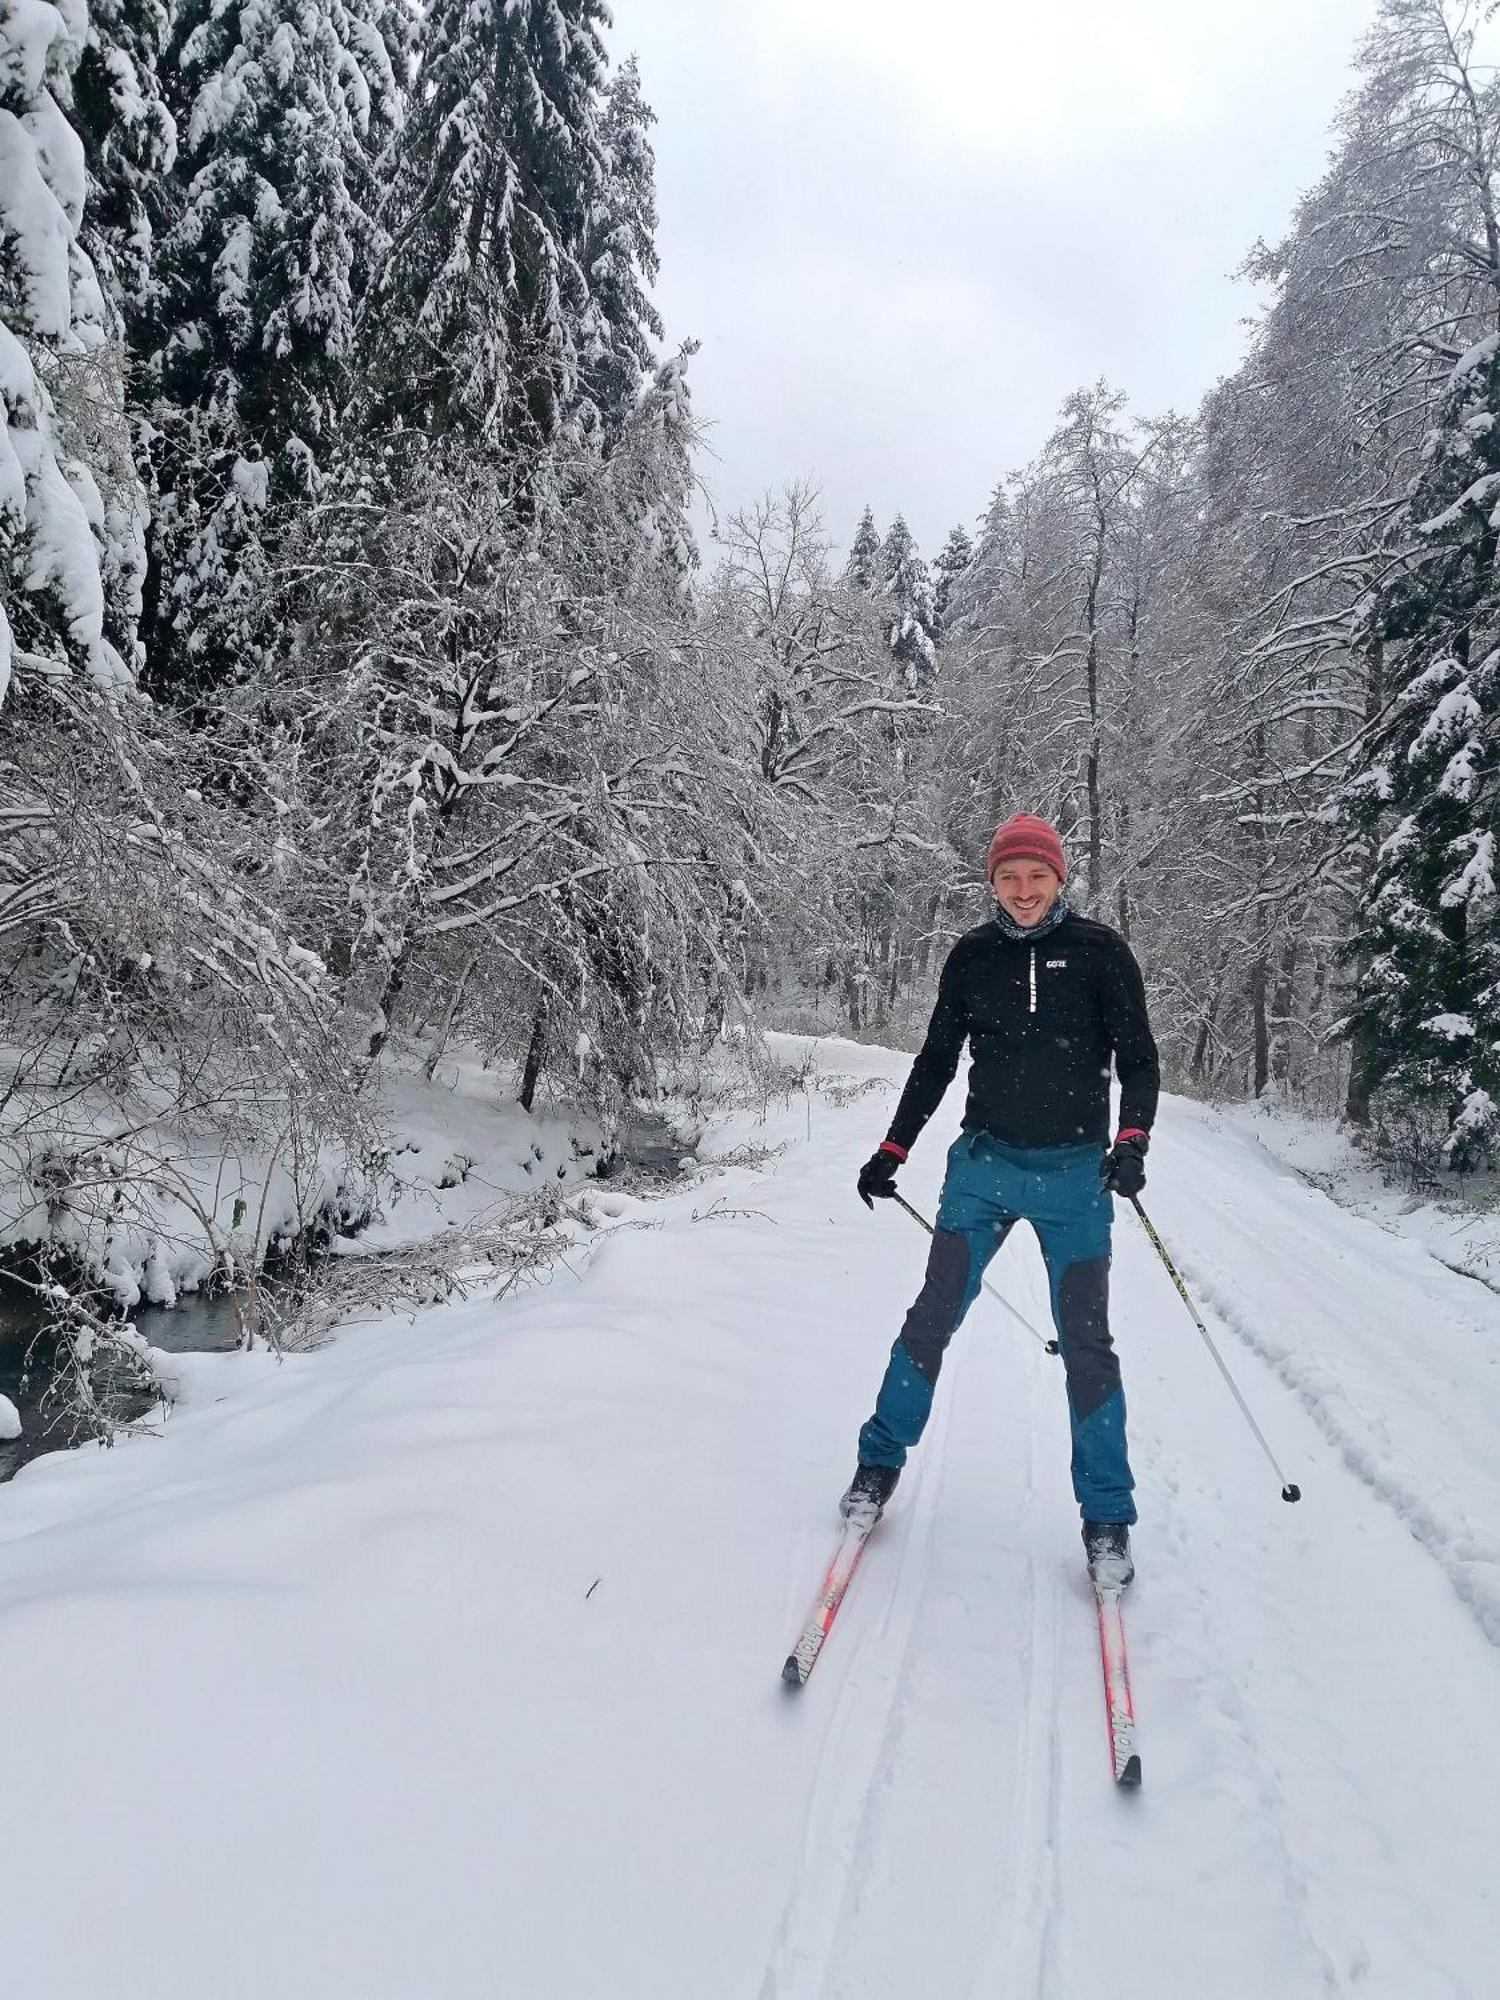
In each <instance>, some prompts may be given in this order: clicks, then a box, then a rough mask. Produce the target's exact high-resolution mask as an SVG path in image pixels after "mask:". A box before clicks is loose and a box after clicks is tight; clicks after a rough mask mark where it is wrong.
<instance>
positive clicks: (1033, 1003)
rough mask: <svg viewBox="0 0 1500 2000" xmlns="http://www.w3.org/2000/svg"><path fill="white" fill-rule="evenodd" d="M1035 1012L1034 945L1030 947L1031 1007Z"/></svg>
mask: <svg viewBox="0 0 1500 2000" xmlns="http://www.w3.org/2000/svg"><path fill="white" fill-rule="evenodd" d="M1030 1011H1031V1012H1032V1013H1033V1014H1034V1013H1035V1012H1036V946H1035V945H1033V946H1032V947H1031V1009H1030Z"/></svg>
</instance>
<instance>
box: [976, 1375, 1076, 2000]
mask: <svg viewBox="0 0 1500 2000" xmlns="http://www.w3.org/2000/svg"><path fill="white" fill-rule="evenodd" d="M1042 1377H1043V1370H1042V1368H1041V1367H1040V1366H1038V1365H1035V1364H1034V1365H1033V1366H1032V1368H1031V1371H1030V1380H1029V1386H1028V1395H1027V1412H1026V1432H1027V1438H1028V1446H1027V1453H1026V1485H1025V1490H1024V1492H1023V1494H1022V1502H1021V1508H1020V1513H1019V1522H1020V1528H1021V1537H1022V1539H1023V1543H1024V1541H1025V1540H1029V1539H1030V1529H1031V1526H1032V1524H1033V1522H1034V1521H1035V1519H1036V1516H1037V1506H1038V1482H1037V1454H1038V1450H1039V1449H1040V1433H1041V1431H1042V1428H1043V1426H1042V1425H1041V1423H1040V1422H1039V1410H1038V1405H1039V1402H1040V1391H1041V1383H1042ZM1026 1578H1027V1595H1028V1602H1027V1618H1026V1623H1025V1630H1026V1634H1027V1657H1026V1663H1025V1664H1026V1701H1025V1705H1024V1707H1023V1710H1022V1713H1021V1715H1020V1716H1019V1718H1018V1719H1017V1725H1016V1737H1017V1749H1016V1759H1015V1762H1016V1770H1017V1772H1018V1774H1019V1775H1018V1780H1017V1783H1016V1787H1015V1793H1014V1802H1013V1804H1012V1808H1011V1821H1010V1839H1009V1841H1008V1843H1007V1855H1008V1863H1007V1868H1006V1876H1007V1879H1008V1881H1009V1882H1010V1883H1011V1885H1012V1889H1011V1908H1010V1912H1009V1921H1008V1923H1007V1924H1006V1925H1005V1935H1006V1943H1005V1946H1004V1949H1003V1950H1001V1949H997V1948H996V1946H995V1943H994V1937H995V1931H994V1930H992V1931H991V1943H990V1947H989V1949H988V1951H987V1952H986V1954H985V1963H984V1964H983V1966H982V1968H981V1970H980V1972H979V1975H978V1977H977V1978H976V1979H975V1980H974V1981H973V1982H972V1983H971V1985H970V1988H969V1992H970V1995H971V2000H992V1996H994V1995H995V1994H996V1993H1002V1992H1003V1993H1007V1994H1013V1995H1015V1996H1016V2000H1020V1996H1021V1995H1022V1994H1031V1995H1033V1996H1034V2000H1049V1995H1052V1994H1054V1993H1055V1990H1056V1988H1055V1980H1054V1976H1053V1975H1054V1965H1053V1960H1054V1936H1053V1924H1054V1920H1055V1918H1056V1915H1057V1910H1058V1901H1059V1886H1060V1874H1059V1862H1060V1855H1059V1844H1060V1836H1061V1810H1060V1805H1061V1800H1060V1793H1061V1784H1060V1776H1061V1754H1062V1741H1061V1728H1060V1714H1059V1701H1060V1679H1061V1676H1060V1653H1059V1648H1060V1643H1061V1641H1060V1634H1059V1621H1058V1588H1057V1579H1056V1577H1055V1575H1054V1574H1053V1573H1052V1570H1051V1567H1050V1565H1048V1564H1043V1563H1039V1562H1037V1561H1035V1560H1034V1559H1033V1560H1032V1561H1030V1562H1029V1563H1028V1564H1027V1570H1026Z"/></svg>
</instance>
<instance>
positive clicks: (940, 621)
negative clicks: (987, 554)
mask: <svg viewBox="0 0 1500 2000" xmlns="http://www.w3.org/2000/svg"><path fill="white" fill-rule="evenodd" d="M973 560H974V543H973V541H972V539H971V538H970V535H969V531H968V529H967V528H963V527H958V528H953V529H951V530H950V532H949V535H948V539H947V541H946V542H944V544H943V546H942V548H941V550H940V551H939V553H938V558H937V561H936V562H935V563H934V564H933V568H934V569H935V570H936V572H937V583H936V585H935V587H934V589H933V593H932V608H933V613H934V621H935V629H936V631H937V633H938V634H939V635H941V633H942V632H943V630H944V629H945V627H946V625H947V622H948V606H949V604H950V603H951V602H952V599H953V587H954V585H955V584H956V583H957V582H958V579H959V578H960V577H961V576H962V575H963V573H964V571H965V570H966V569H967V568H968V567H969V564H970V563H971V562H972V561H973Z"/></svg>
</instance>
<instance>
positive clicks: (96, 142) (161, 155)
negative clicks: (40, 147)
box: [73, 0, 177, 336]
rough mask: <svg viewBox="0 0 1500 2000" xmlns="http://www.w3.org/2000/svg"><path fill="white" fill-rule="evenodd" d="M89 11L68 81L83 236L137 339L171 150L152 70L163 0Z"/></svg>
mask: <svg viewBox="0 0 1500 2000" xmlns="http://www.w3.org/2000/svg"><path fill="white" fill-rule="evenodd" d="M88 11H89V27H88V39H87V40H86V42H85V43H84V48H83V55H82V57H81V59H80V61H79V64H78V69H77V72H76V74H75V75H74V78H73V107H74V122H75V123H76V125H77V127H78V131H79V135H80V137H81V138H82V140H83V150H84V156H85V159H86V160H87V162H88V199H87V203H86V205H85V209H84V219H83V230H82V238H83V244H84V248H85V249H86V250H87V251H88V254H89V256H90V258H91V259H92V260H93V264H94V268H95V270H96V271H97V272H98V274H99V280H100V283H101V285H102V286H103V289H104V296H105V302H106V305H107V306H108V308H109V309H110V312H111V314H112V316H113V318H114V320H115V323H116V325H117V327H119V328H120V329H121V330H129V331H130V333H131V334H132V335H133V336H138V335H139V332H140V322H141V319H142V317H143V315H144V314H145V313H146V312H147V311H148V310H149V306H150V300H151V295H152V291H153V289H154V286H155V283H156V268H155V260H154V255H153V252H154V248H155V245H154V223H153V212H158V213H159V212H160V210H161V208H162V206H163V200H162V196H163V190H162V187H161V180H162V177H163V176H164V175H166V174H168V173H170V172H171V170H172V164H173V161H174V159H175V157H176V152H177V129H176V126H175V124H174V123H173V119H172V114H171V112H170V111H169V110H168V109H167V106H166V102H165V100H164V98H163V96H162V92H161V84H160V79H159V75H158V69H159V65H160V62H161V58H162V53H163V51H164V50H165V48H166V45H167V33H168V9H167V4H166V0H89V10H88Z"/></svg>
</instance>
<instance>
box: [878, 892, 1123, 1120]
mask: <svg viewBox="0 0 1500 2000" xmlns="http://www.w3.org/2000/svg"><path fill="white" fill-rule="evenodd" d="M965 1042H967V1043H968V1044H969V1045H970V1048H971V1050H972V1052H973V1066H972V1068H971V1069H970V1071H969V1099H968V1103H967V1105H966V1107H965V1110H964V1125H965V1127H966V1128H968V1129H971V1130H973V1129H979V1130H982V1131H986V1132H991V1133H993V1134H994V1136H995V1137H996V1138H997V1139H999V1140H1001V1141H1002V1142H1003V1143H1004V1144H1007V1145H1012V1146H1076V1145H1079V1144H1082V1143H1084V1142H1086V1141H1098V1142H1101V1143H1102V1142H1104V1141H1107V1139H1108V1137H1109V1134H1110V1129H1111V1128H1110V1116H1109V1078H1110V1069H1111V1067H1113V1068H1114V1069H1115V1070H1116V1071H1117V1073H1118V1075H1119V1078H1120V1119H1119V1122H1120V1124H1121V1125H1122V1126H1134V1127H1136V1128H1138V1129H1139V1130H1141V1131H1143V1132H1149V1131H1150V1129H1151V1122H1152V1120H1153V1118H1154V1117H1155V1115H1156V1100H1157V1095H1158V1092H1159V1090H1160V1067H1159V1064H1158V1060H1157V1054H1156V1043H1155V1041H1154V1040H1153V1039H1152V1034H1151V1024H1150V1021H1149V1019H1148V1018H1147V1013H1146V989H1145V984H1144V982H1143V981H1142V979H1141V969H1140V967H1139V965H1137V963H1136V961H1135V956H1134V954H1133V953H1132V951H1131V949H1130V947H1129V945H1127V944H1126V942H1125V940H1124V939H1123V938H1122V937H1121V936H1120V934H1119V932H1118V931H1113V930H1111V929H1110V927H1109V925H1108V924H1099V923H1095V922H1094V921H1093V920H1092V918H1089V917H1081V916H1079V915H1077V913H1076V912H1070V913H1069V914H1068V915H1067V916H1066V917H1064V918H1063V920H1062V921H1061V923H1059V924H1058V925H1057V926H1056V927H1055V928H1053V929H1051V930H1049V931H1048V932H1047V933H1046V935H1045V936H1044V937H1042V938H1039V939H1038V940H1037V941H1036V942H1035V943H1031V942H1028V941H1027V940H1026V939H1025V938H1024V937H1023V938H1017V939H1012V938H1008V937H1006V936H1005V935H1004V933H1003V932H1002V931H1001V930H1000V928H999V926H998V925H996V924H994V923H988V924H981V925H980V926H979V927H978V929H977V930H972V931H967V932H965V934H964V935H963V936H962V937H961V938H960V939H959V940H958V942H957V944H955V945H954V947H953V949H952V951H951V952H949V954H948V959H947V963H946V964H945V965H944V967H943V973H942V978H941V980H940V981H939V983H938V997H937V1005H936V1006H935V1007H934V1008H933V1010H932V1020H931V1021H930V1023H929V1024H928V1028H927V1038H926V1040H925V1041H924V1042H923V1044H922V1048H921V1051H920V1052H919V1054H918V1056H917V1059H916V1061H915V1062H914V1063H913V1064H912V1070H911V1075H910V1077H909V1078H908V1079H907V1084H906V1088H905V1090H904V1091H903V1092H902V1094H901V1102H900V1103H899V1104H898V1105H897V1107H896V1115H895V1117H894V1119H893V1120H892V1121H891V1128H890V1136H891V1138H892V1139H894V1140H895V1142H896V1143H897V1145H899V1146H905V1147H910V1146H911V1145H912V1144H913V1143H914V1142H915V1140H916V1137H917V1134H918V1133H919V1132H920V1131H921V1129H922V1127H923V1126H924V1125H925V1124H926V1123H927V1120H928V1119H929V1118H930V1117H931V1116H932V1114H933V1112H934V1111H935V1110H936V1109H937V1107H938V1104H939V1102H940V1100H941V1098H942V1095H943V1092H944V1091H945V1090H946V1089H947V1088H948V1085H949V1084H950V1083H951V1082H952V1081H953V1077H954V1073H955V1071H956V1070H957V1068H958V1062H959V1057H960V1056H961V1055H962V1054H963V1050H964V1044H965Z"/></svg>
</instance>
